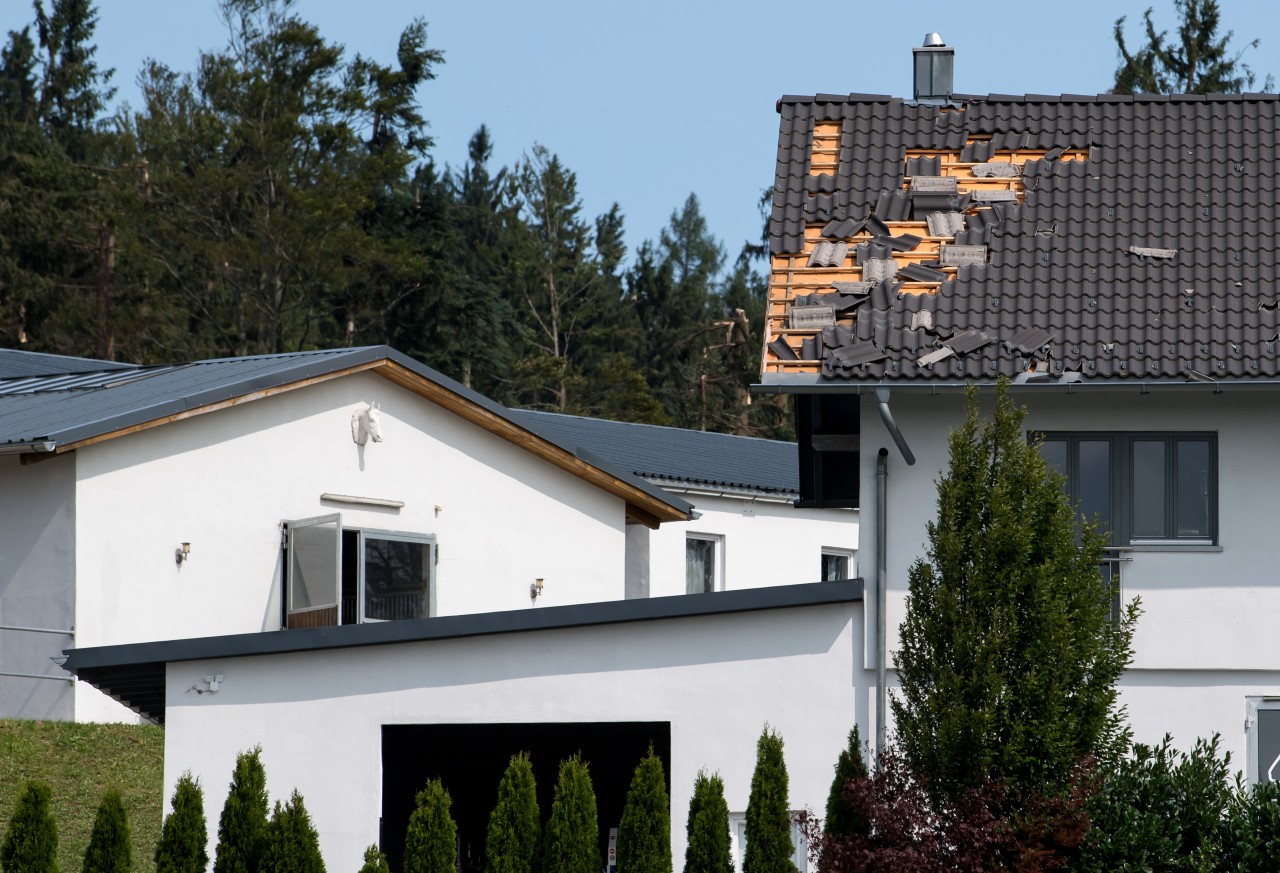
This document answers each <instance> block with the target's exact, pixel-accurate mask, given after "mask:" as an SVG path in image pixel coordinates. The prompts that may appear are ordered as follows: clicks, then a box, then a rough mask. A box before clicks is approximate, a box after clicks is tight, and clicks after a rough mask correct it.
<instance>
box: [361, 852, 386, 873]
mask: <svg viewBox="0 0 1280 873" xmlns="http://www.w3.org/2000/svg"><path fill="white" fill-rule="evenodd" d="M360 873H391V868H390V867H389V866H387V856H386V855H384V854H382V850H381V849H379V848H378V847H377V846H370V847H369V848H367V849H365V850H364V866H363V867H361V868H360Z"/></svg>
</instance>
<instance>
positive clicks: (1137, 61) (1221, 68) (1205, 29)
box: [1113, 0, 1272, 94]
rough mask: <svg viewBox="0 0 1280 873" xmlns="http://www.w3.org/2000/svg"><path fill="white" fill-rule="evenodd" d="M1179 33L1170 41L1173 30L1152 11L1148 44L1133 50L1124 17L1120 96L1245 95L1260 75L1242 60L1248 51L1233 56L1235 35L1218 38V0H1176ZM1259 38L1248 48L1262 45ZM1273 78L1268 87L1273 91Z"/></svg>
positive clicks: (1119, 31) (1118, 32) (1118, 35)
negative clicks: (1230, 45) (1159, 26)
mask: <svg viewBox="0 0 1280 873" xmlns="http://www.w3.org/2000/svg"><path fill="white" fill-rule="evenodd" d="M1173 6H1174V11H1175V12H1176V14H1177V17H1178V32H1177V36H1176V38H1175V39H1174V40H1173V41H1172V42H1170V41H1169V39H1168V36H1169V35H1168V32H1167V31H1163V30H1162V31H1159V32H1157V31H1156V26H1155V23H1154V22H1153V21H1152V20H1151V13H1152V11H1153V10H1151V9H1150V8H1148V9H1147V11H1146V13H1145V14H1144V15H1143V17H1142V19H1143V22H1144V23H1145V25H1146V38H1147V39H1146V43H1145V44H1144V45H1143V46H1142V47H1141V48H1140V49H1138V50H1137V51H1134V52H1130V51H1129V48H1128V46H1127V45H1126V44H1125V39H1124V21H1125V20H1124V18H1120V19H1118V20H1117V21H1116V24H1115V39H1116V48H1117V50H1118V52H1119V55H1120V66H1119V67H1117V68H1116V83H1115V87H1114V88H1113V90H1114V92H1115V93H1117V94H1175V93H1181V94H1239V93H1240V92H1241V91H1243V90H1245V88H1249V87H1252V86H1253V83H1254V81H1255V76H1254V74H1253V70H1251V69H1249V65H1248V64H1246V63H1244V62H1243V61H1241V57H1242V56H1243V54H1244V53H1243V52H1236V53H1235V54H1234V55H1233V54H1231V52H1230V50H1229V49H1228V48H1227V44H1228V43H1230V42H1231V37H1232V36H1233V35H1234V34H1232V33H1231V32H1230V31H1228V32H1227V34H1226V36H1222V37H1219V36H1218V24H1219V22H1220V20H1221V12H1220V11H1219V9H1218V2H1217V0H1173ZM1257 47H1258V40H1256V39H1255V40H1253V41H1252V42H1250V43H1248V44H1247V45H1246V46H1245V48H1251V49H1256V48H1257ZM1271 84H1272V81H1271V77H1270V76H1268V77H1267V79H1266V83H1265V85H1264V86H1263V89H1264V90H1270V89H1271Z"/></svg>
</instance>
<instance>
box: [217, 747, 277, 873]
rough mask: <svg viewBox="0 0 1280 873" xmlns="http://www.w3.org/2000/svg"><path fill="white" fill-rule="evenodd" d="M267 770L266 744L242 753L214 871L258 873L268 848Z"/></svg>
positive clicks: (220, 828) (224, 812)
mask: <svg viewBox="0 0 1280 873" xmlns="http://www.w3.org/2000/svg"><path fill="white" fill-rule="evenodd" d="M266 833H267V773H266V771H265V770H264V769H263V767H262V747H261V746H255V747H254V748H253V750H252V751H249V752H241V753H240V755H239V756H237V757H236V768H235V771H234V772H233V773H232V775H231V789H230V791H229V792H228V793H227V801H226V803H225V804H223V806H222V816H221V817H220V818H219V819H218V849H217V859H216V860H215V861H214V863H213V873H258V870H259V867H260V865H261V863H262V854H263V851H264V850H265V848H266V842H265V841H266Z"/></svg>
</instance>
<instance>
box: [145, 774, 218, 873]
mask: <svg viewBox="0 0 1280 873" xmlns="http://www.w3.org/2000/svg"><path fill="white" fill-rule="evenodd" d="M171 805H172V811H171V812H170V813H169V814H168V815H167V816H166V817H165V820H164V825H163V827H161V829H160V840H159V842H157V843H156V873H204V871H205V870H206V869H207V868H208V866H209V852H208V851H207V848H206V847H207V845H208V842H209V830H208V825H207V824H206V822H205V817H204V791H203V790H202V789H201V788H200V783H199V782H198V781H196V779H194V778H193V777H192V776H191V773H190V771H188V772H186V773H183V774H182V775H181V776H179V777H178V784H177V785H176V786H175V787H174V790H173V800H172V802H171Z"/></svg>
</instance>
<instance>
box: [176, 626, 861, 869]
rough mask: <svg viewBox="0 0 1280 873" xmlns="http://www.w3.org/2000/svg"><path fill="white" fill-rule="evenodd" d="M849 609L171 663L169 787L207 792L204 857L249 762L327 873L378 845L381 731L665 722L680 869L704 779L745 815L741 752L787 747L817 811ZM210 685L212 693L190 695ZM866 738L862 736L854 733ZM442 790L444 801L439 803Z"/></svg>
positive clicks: (849, 701)
mask: <svg viewBox="0 0 1280 873" xmlns="http://www.w3.org/2000/svg"><path fill="white" fill-rule="evenodd" d="M860 612H861V607H860V604H857V603H847V604H838V605H831V606H814V607H801V608H791V609H779V610H770V611H765V612H754V613H744V614H733V615H717V616H710V617H703V618H682V619H668V620H661V621H649V622H637V623H630V624H616V625H606V626H600V627H588V628H576V629H565V630H555V631H540V632H525V633H518V634H506V635H501V636H493V637H479V638H468V639H458V640H450V641H441V642H432V643H407V644H400V645H392V646H383V647H367V648H363V649H349V650H336V651H328V652H315V653H306V654H294V655H276V656H259V657H251V658H239V659H228V660H221V661H202V662H190V663H178V664H171V665H170V666H169V672H168V680H167V695H168V697H167V701H168V705H167V709H166V728H165V732H166V742H165V785H166V786H167V788H166V790H167V791H168V792H170V793H171V792H172V790H173V785H174V783H175V782H176V780H177V778H178V776H179V775H180V774H181V773H182V772H183V771H186V770H190V771H191V772H192V773H193V774H195V775H196V776H197V777H199V779H200V781H201V783H202V784H203V785H204V786H205V789H206V792H207V795H206V809H208V810H211V812H210V814H209V816H208V819H209V828H210V845H211V846H212V845H214V844H215V843H216V828H217V812H216V810H217V809H219V808H220V807H221V804H222V801H223V798H224V796H225V795H224V791H225V787H224V786H226V784H227V783H228V781H229V778H230V773H231V770H232V766H233V764H234V762H235V757H236V755H237V754H238V753H239V752H241V751H243V750H245V749H248V748H251V747H252V746H254V745H255V744H261V745H262V748H263V762H264V765H265V767H266V771H267V779H268V788H269V791H270V793H271V796H272V798H273V799H274V798H281V799H285V798H287V797H288V795H289V793H290V792H291V791H292V790H293V789H294V788H295V787H296V788H297V789H298V790H300V791H301V792H302V794H303V796H304V797H305V798H306V803H307V808H308V810H309V811H310V813H311V815H312V818H313V821H314V823H315V826H316V828H317V830H318V831H319V833H320V843H321V849H322V851H323V853H324V857H325V863H326V865H327V866H328V869H330V870H354V869H356V868H357V867H358V866H359V865H360V859H361V854H362V852H363V850H364V848H365V847H366V846H368V845H369V844H370V843H373V842H376V840H377V836H378V817H379V815H380V814H381V809H380V806H381V785H382V774H381V756H380V737H381V726H382V725H384V724H486V723H504V724H508V723H522V722H617V721H667V722H670V723H671V773H670V782H671V820H672V843H673V851H674V852H675V857H676V858H681V857H683V853H684V842H685V834H684V826H683V824H684V822H685V821H686V818H687V815H688V804H689V799H690V795H691V793H692V788H693V782H694V777H695V776H696V774H697V772H698V770H699V769H701V768H704V767H705V768H707V770H708V771H709V772H714V771H718V772H719V773H720V774H721V776H722V777H723V778H724V782H725V794H726V800H727V802H728V805H729V807H730V809H733V810H741V809H744V808H745V806H746V802H747V796H748V794H749V791H750V781H751V772H752V769H753V768H754V764H755V743H756V740H757V738H758V737H759V735H760V731H761V729H762V727H763V725H764V724H765V723H766V722H767V723H769V724H770V725H771V726H773V727H774V728H775V729H776V730H777V731H778V732H779V733H780V734H781V735H782V737H783V739H784V742H785V753H786V761H787V767H788V771H789V775H790V791H791V801H790V802H791V806H792V808H793V809H802V808H805V807H810V808H813V809H816V810H820V809H821V808H822V807H823V805H824V804H825V802H826V795H827V791H828V789H829V788H830V784H831V778H832V768H833V766H834V764H835V761H836V758H837V756H838V755H839V752H840V750H841V748H843V746H844V743H845V740H846V737H847V734H848V731H849V729H850V727H851V726H852V725H853V723H854V719H855V717H856V713H855V708H856V702H857V700H858V699H859V691H860V689H859V687H858V686H859V684H860V681H861V680H860V674H859V671H857V670H855V667H854V660H855V659H854V653H855V652H856V651H857V648H858V646H860V645H861V640H860V634H861V618H860ZM217 673H220V674H222V675H223V684H222V687H221V689H220V690H219V691H218V692H217V693H216V694H208V693H205V694H202V695H198V694H195V693H190V692H189V691H188V689H190V688H191V687H192V686H193V685H195V684H197V683H199V682H200V680H201V679H202V678H203V677H204V676H207V675H211V674H217ZM861 729H862V731H863V735H864V736H865V735H866V725H865V723H864V724H863V725H862V728H861ZM446 787H447V786H446Z"/></svg>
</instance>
